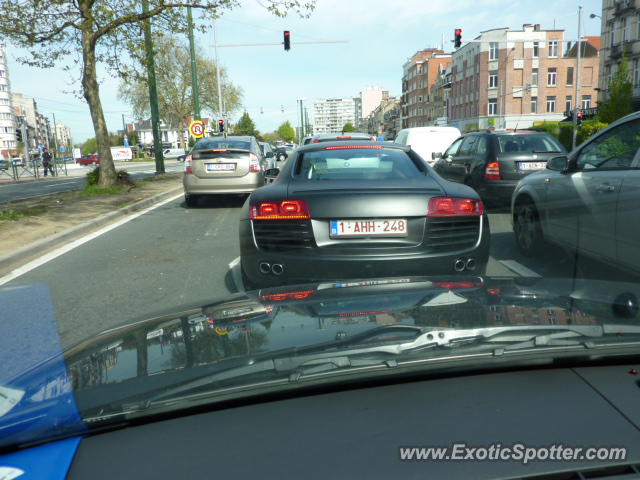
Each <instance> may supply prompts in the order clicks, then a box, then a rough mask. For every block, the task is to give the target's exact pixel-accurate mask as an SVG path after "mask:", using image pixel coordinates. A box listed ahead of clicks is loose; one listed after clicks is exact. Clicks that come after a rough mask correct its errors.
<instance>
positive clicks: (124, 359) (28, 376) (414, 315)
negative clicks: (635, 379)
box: [0, 276, 638, 450]
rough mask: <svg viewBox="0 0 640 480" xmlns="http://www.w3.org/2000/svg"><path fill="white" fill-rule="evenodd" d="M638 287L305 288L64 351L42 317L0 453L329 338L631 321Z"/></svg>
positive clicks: (6, 396) (164, 320) (0, 413)
mask: <svg viewBox="0 0 640 480" xmlns="http://www.w3.org/2000/svg"><path fill="white" fill-rule="evenodd" d="M636 287H637V286H636V285H634V284H628V285H622V284H618V283H610V284H606V285H604V284H603V282H600V283H593V282H591V281H589V282H587V281H585V282H582V283H581V284H577V283H576V282H575V281H574V280H571V279H566V280H565V279H556V280H547V279H539V280H537V279H509V278H480V277H462V276H455V277H410V278H384V279H365V280H358V279H356V280H351V281H340V282H327V283H315V284H303V285H296V286H287V287H279V288H270V289H264V290H258V291H252V292H247V293H244V292H243V293H237V294H234V295H232V296H230V297H229V298H225V299H222V300H219V301H212V302H211V303H209V304H206V305H194V306H190V307H188V308H180V309H178V310H176V311H172V312H161V313H160V314H158V315H154V316H152V317H151V318H146V319H142V320H136V321H134V322H128V323H125V324H123V325H122V326H120V327H118V328H112V329H109V330H107V331H104V332H102V333H99V334H97V335H95V336H92V337H91V338H90V339H87V340H86V341H84V342H81V343H79V344H77V345H75V346H73V347H71V348H69V349H67V350H65V351H63V350H62V348H61V347H60V342H59V340H57V338H58V335H57V332H56V331H55V321H53V322H46V321H44V322H40V323H37V325H36V324H34V325H35V326H36V327H37V328H44V326H45V325H47V324H48V325H53V326H54V327H53V329H52V328H51V327H50V326H49V327H46V328H44V330H43V331H41V332H39V333H38V335H36V337H37V338H34V336H33V334H32V333H29V334H28V335H26V337H27V338H26V340H25V341H28V342H29V344H26V343H25V345H23V348H26V349H33V346H34V345H33V343H34V342H44V344H45V345H47V346H48V347H47V348H45V349H44V350H46V352H44V353H40V354H39V355H35V356H29V355H26V356H25V355H23V356H21V357H19V356H13V357H12V358H13V359H14V365H13V367H12V368H11V369H9V370H7V369H6V368H5V370H4V374H3V377H2V378H0V393H2V395H0V399H2V400H0V450H1V449H3V448H4V449H7V448H15V446H16V445H24V444H30V443H33V442H39V441H44V440H48V439H52V438H60V437H64V436H68V435H73V434H78V433H82V432H84V431H85V429H86V428H88V426H87V424H86V421H85V420H86V419H87V418H89V417H91V418H95V417H96V415H98V414H99V412H104V411H108V410H109V408H110V406H111V405H114V404H119V403H120V402H123V401H125V400H126V399H130V398H131V397H137V398H146V397H148V396H151V395H154V392H155V393H157V392H158V391H163V390H165V389H167V388H171V387H173V386H175V385H179V384H182V383H184V382H188V381H189V380H190V379H192V378H199V377H201V376H202V375H204V374H207V373H215V372H219V371H221V370H224V369H226V368H229V367H231V366H234V365H246V364H250V363H251V362H252V361H253V360H252V359H254V358H255V357H256V356H260V355H264V354H268V353H270V352H275V351H282V350H283V349H294V350H295V349H299V348H303V347H306V346H315V345H319V344H323V343H330V342H334V341H335V340H336V339H338V338H349V337H352V336H354V335H357V334H359V333H362V332H364V331H367V330H370V329H372V328H375V327H381V326H388V325H409V326H418V327H433V328H447V327H451V328H478V327H487V326H501V325H507V326H508V325H540V324H547V323H548V324H587V325H597V324H602V323H607V322H610V323H613V322H616V323H620V321H626V320H629V321H632V322H635V319H636V318H637V315H638V309H637V297H636V296H635V293H634V291H636V290H637V288H636ZM594 292H598V293H597V295H596V294H595V293H594ZM0 293H1V294H2V296H3V298H4V299H7V296H6V294H5V292H0ZM14 293H15V292H14ZM23 294H24V293H23ZM25 300H26V299H25V298H22V300H20V297H19V295H18V296H17V297H16V298H15V299H14V301H15V302H24V301H25ZM616 302H617V303H616ZM44 314H45V316H46V315H49V316H52V313H51V312H44ZM30 315H32V316H33V318H34V319H37V317H38V316H40V317H41V318H42V316H43V312H42V311H39V310H37V309H35V310H33V311H32V312H31V313H30ZM5 324H6V322H5ZM14 325H15V322H14ZM0 333H1V332H0ZM0 338H2V340H0V341H1V342H2V344H3V345H2V349H3V350H4V351H9V352H12V351H13V352H15V351H16V349H20V348H21V347H20V345H17V346H16V343H15V342H16V341H18V342H19V340H18V338H17V337H16V336H15V335H14V338H13V339H11V337H9V336H6V335H5V336H2V337H0ZM52 339H54V340H53V341H52ZM38 345H40V343H38ZM18 358H19V359H20V360H19V362H18V361H17V360H16V359H18ZM16 362H18V364H16ZM20 362H21V363H20ZM0 372H2V371H1V370H0ZM9 374H10V375H9Z"/></svg>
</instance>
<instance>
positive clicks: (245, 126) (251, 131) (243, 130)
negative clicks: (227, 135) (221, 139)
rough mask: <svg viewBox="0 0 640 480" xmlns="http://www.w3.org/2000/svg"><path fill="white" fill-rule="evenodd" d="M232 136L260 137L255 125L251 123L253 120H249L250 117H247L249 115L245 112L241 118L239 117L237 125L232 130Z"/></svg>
mask: <svg viewBox="0 0 640 480" xmlns="http://www.w3.org/2000/svg"><path fill="white" fill-rule="evenodd" d="M233 134H234V135H250V136H254V137H257V136H259V135H260V132H259V131H258V130H256V124H255V123H253V120H251V117H250V116H249V114H248V113H247V112H244V113H243V114H242V117H240V120H239V121H238V123H237V125H236V126H235V128H234V130H233Z"/></svg>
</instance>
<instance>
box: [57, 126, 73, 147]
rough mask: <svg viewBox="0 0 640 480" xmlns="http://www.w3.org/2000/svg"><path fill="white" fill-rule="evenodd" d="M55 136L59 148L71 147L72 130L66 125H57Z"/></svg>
mask: <svg viewBox="0 0 640 480" xmlns="http://www.w3.org/2000/svg"><path fill="white" fill-rule="evenodd" d="M55 135H56V141H57V142H58V147H61V146H65V147H70V146H71V129H70V128H69V127H67V126H66V125H65V124H64V123H56V125H55Z"/></svg>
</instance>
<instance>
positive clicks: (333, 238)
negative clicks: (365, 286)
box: [240, 141, 489, 286]
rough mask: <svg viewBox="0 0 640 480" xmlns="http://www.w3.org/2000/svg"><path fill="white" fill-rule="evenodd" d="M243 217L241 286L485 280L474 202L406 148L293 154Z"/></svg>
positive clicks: (321, 146) (481, 225)
mask: <svg viewBox="0 0 640 480" xmlns="http://www.w3.org/2000/svg"><path fill="white" fill-rule="evenodd" d="M266 175H267V176H272V177H273V176H277V178H276V180H275V182H274V183H272V184H270V185H267V186H265V187H263V188H260V189H258V190H256V191H254V192H253V193H251V195H250V196H249V198H248V199H247V202H246V203H245V205H244V207H243V209H242V211H241V220H240V252H241V263H242V270H243V274H244V278H245V282H246V283H248V284H249V286H252V285H255V286H268V285H279V284H288V283H292V282H296V281H300V280H304V281H309V280H310V279H313V280H319V281H320V280H336V279H341V278H356V277H357V278H369V277H372V276H391V275H433V274H446V273H466V274H469V273H475V274H484V272H485V270H486V264H487V261H488V257H489V222H488V219H487V216H486V214H485V212H484V207H483V205H482V202H481V201H480V198H479V197H478V195H477V193H476V192H475V191H474V190H472V189H471V188H469V187H467V186H465V185H461V184H457V183H453V182H449V181H446V180H444V179H443V178H441V177H439V176H438V175H437V174H436V173H435V172H434V171H433V170H432V169H431V168H430V167H429V166H427V165H425V162H424V161H423V160H422V159H421V158H420V157H419V156H418V155H417V154H416V153H415V152H414V151H412V150H411V149H410V148H409V147H405V146H401V145H397V144H380V143H373V142H367V141H353V142H344V141H342V142H326V143H317V144H309V145H305V146H303V147H300V148H299V149H298V150H297V151H296V152H295V153H294V154H293V157H292V158H290V159H289V161H288V162H287V163H286V164H285V165H284V166H283V169H282V171H280V170H278V169H271V170H269V171H267V172H266Z"/></svg>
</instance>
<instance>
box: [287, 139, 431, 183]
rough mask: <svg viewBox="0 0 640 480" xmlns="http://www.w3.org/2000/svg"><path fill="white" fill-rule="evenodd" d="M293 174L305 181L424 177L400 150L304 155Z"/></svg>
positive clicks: (325, 152)
mask: <svg viewBox="0 0 640 480" xmlns="http://www.w3.org/2000/svg"><path fill="white" fill-rule="evenodd" d="M329 148H330V147H329ZM296 174H297V175H299V177H301V178H302V179H305V180H309V181H316V180H388V179H403V178H412V177H419V176H422V175H424V173H423V172H422V171H421V170H420V169H419V168H418V166H417V165H416V164H415V163H414V161H413V160H412V159H411V157H409V155H407V153H405V152H403V151H402V150H395V149H356V148H353V149H350V148H348V149H338V150H326V149H325V150H317V151H312V152H307V153H305V154H304V155H302V157H301V159H300V160H299V162H298V165H297V168H296Z"/></svg>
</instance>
